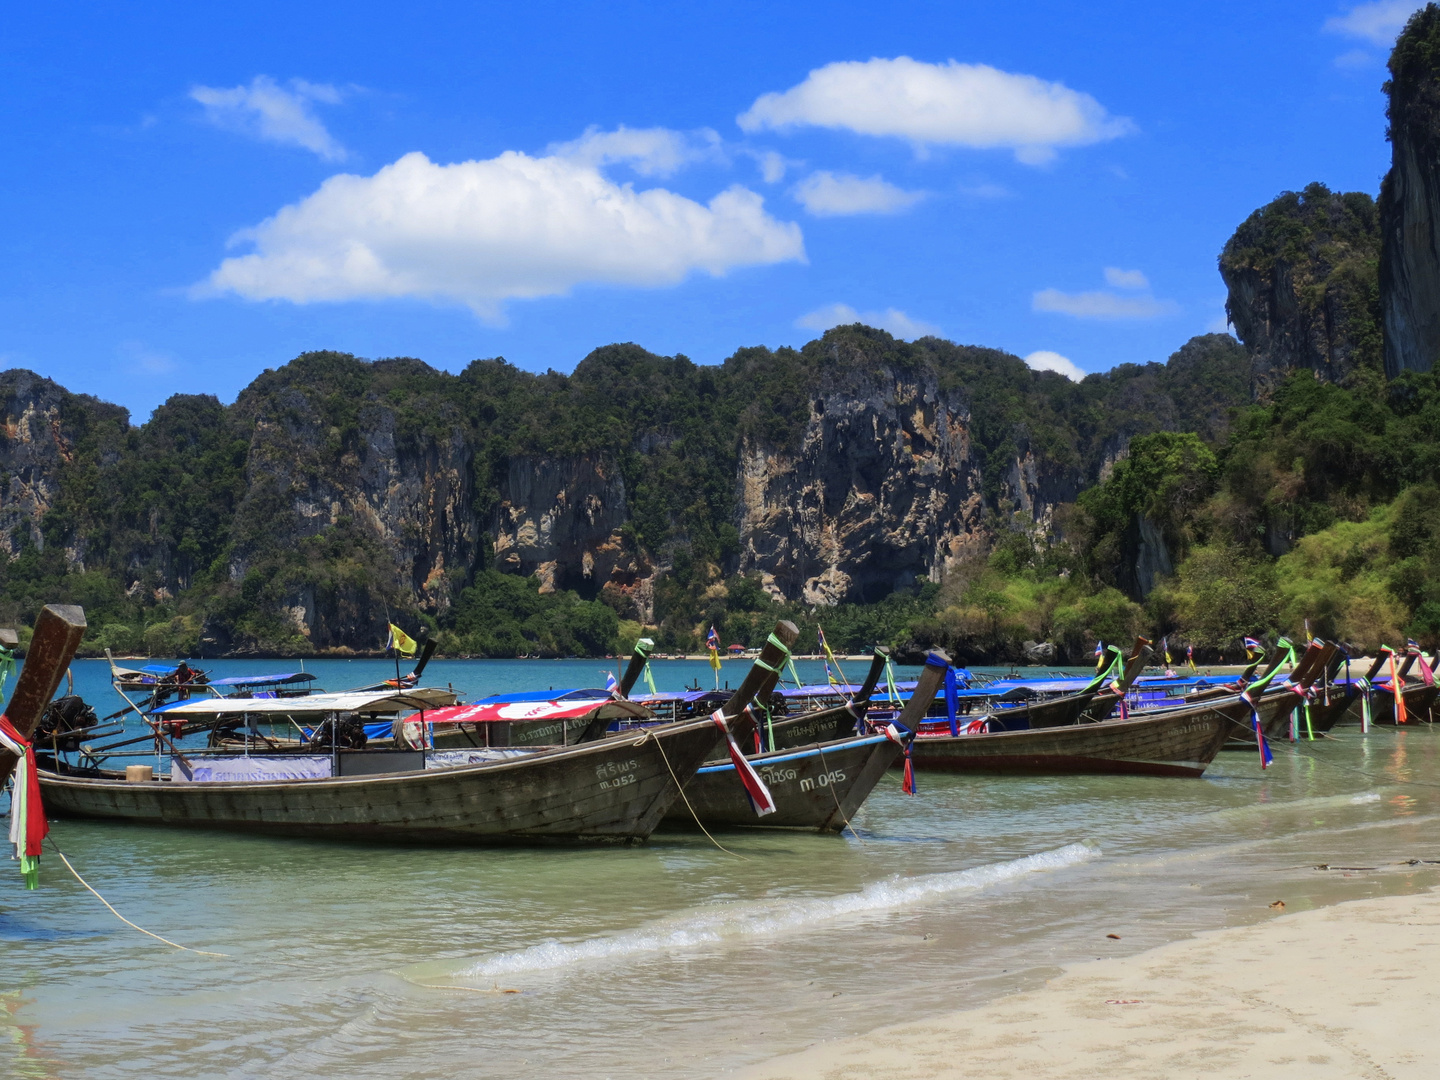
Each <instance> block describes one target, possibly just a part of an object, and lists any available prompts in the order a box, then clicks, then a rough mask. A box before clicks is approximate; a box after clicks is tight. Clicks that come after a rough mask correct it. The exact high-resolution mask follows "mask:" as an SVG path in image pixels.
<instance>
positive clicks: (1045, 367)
mask: <svg viewBox="0 0 1440 1080" xmlns="http://www.w3.org/2000/svg"><path fill="white" fill-rule="evenodd" d="M1025 365H1026V366H1027V367H1029V368H1032V369H1033V370H1035V371H1055V372H1058V373H1059V374H1061V375H1064V376H1065V377H1066V378H1067V379H1069V380H1071V381H1072V382H1079V381H1080V380H1081V379H1083V378H1085V372H1083V371H1081V370H1080V365H1079V364H1077V363H1075V361H1074V360H1071V359H1070V358H1069V357H1068V356H1061V355H1060V354H1059V353H1058V352H1051V351H1050V350H1048V349H1041V350H1040V351H1039V352H1032V353H1031V354H1030V355H1029V356H1027V357H1025Z"/></svg>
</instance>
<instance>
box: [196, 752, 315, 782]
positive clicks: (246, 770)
mask: <svg viewBox="0 0 1440 1080" xmlns="http://www.w3.org/2000/svg"><path fill="white" fill-rule="evenodd" d="M330 775H331V772H330V756H329V755H328V754H327V755H325V756H324V757H321V756H320V755H318V754H314V755H311V754H276V755H275V756H274V757H268V756H264V757H262V756H258V755H257V756H255V757H248V756H239V755H237V756H235V757H213V758H201V757H197V758H194V759H192V760H190V761H185V760H184V759H182V758H178V757H172V758H171V759H170V781H171V783H175V784H190V783H195V784H211V783H216V782H217V781H219V782H229V783H245V782H250V783H255V782H256V781H267V780H325V779H328V778H329V777H330Z"/></svg>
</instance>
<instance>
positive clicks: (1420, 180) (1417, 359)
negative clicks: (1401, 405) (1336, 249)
mask: <svg viewBox="0 0 1440 1080" xmlns="http://www.w3.org/2000/svg"><path fill="white" fill-rule="evenodd" d="M1390 74H1391V79H1390V81H1389V82H1388V83H1387V84H1386V90H1387V91H1388V93H1389V95H1390V104H1389V109H1388V112H1387V115H1388V116H1389V119H1390V145H1391V167H1390V172H1389V173H1388V174H1387V175H1386V177H1385V181H1384V183H1383V184H1382V185H1381V188H1380V223H1381V232H1382V236H1383V251H1382V257H1381V261H1380V294H1381V303H1382V307H1383V311H1384V324H1385V372H1386V374H1387V375H1389V376H1390V377H1391V378H1395V377H1396V376H1398V375H1399V374H1400V373H1401V372H1404V371H1429V370H1430V369H1431V368H1432V367H1433V366H1434V364H1435V361H1436V359H1437V357H1440V7H1437V6H1436V5H1435V4H1429V5H1427V6H1426V7H1425V8H1424V9H1423V10H1421V11H1418V12H1416V13H1415V15H1413V16H1412V17H1411V19H1410V22H1409V25H1407V26H1406V28H1405V31H1404V33H1402V34H1401V35H1400V38H1399V40H1398V41H1397V42H1396V44H1395V51H1394V53H1393V54H1392V55H1391V57H1390Z"/></svg>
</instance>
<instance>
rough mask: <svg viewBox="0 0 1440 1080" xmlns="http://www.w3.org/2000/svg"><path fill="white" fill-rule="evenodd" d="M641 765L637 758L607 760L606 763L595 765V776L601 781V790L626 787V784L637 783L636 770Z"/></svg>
mask: <svg viewBox="0 0 1440 1080" xmlns="http://www.w3.org/2000/svg"><path fill="white" fill-rule="evenodd" d="M639 767H640V762H639V761H638V760H637V759H636V758H631V759H630V760H629V761H607V762H606V763H605V764H604V765H597V766H596V767H595V776H596V777H597V778H598V779H599V781H600V790H601V791H605V790H606V789H608V788H617V787H624V786H625V785H626V784H633V783H635V779H636V777H635V770H636V769H637V768H639Z"/></svg>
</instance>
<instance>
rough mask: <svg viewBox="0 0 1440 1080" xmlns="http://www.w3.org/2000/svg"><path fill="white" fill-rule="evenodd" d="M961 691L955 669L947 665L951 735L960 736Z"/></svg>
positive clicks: (946, 688) (947, 692) (947, 712)
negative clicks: (957, 684) (957, 683)
mask: <svg viewBox="0 0 1440 1080" xmlns="http://www.w3.org/2000/svg"><path fill="white" fill-rule="evenodd" d="M959 712H960V689H959V687H958V686H956V684H955V669H954V668H953V667H951V666H950V665H949V664H946V665H945V715H946V716H947V717H949V719H950V734H951V735H952V736H953V735H959V734H960V724H959V720H958V715H959Z"/></svg>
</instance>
